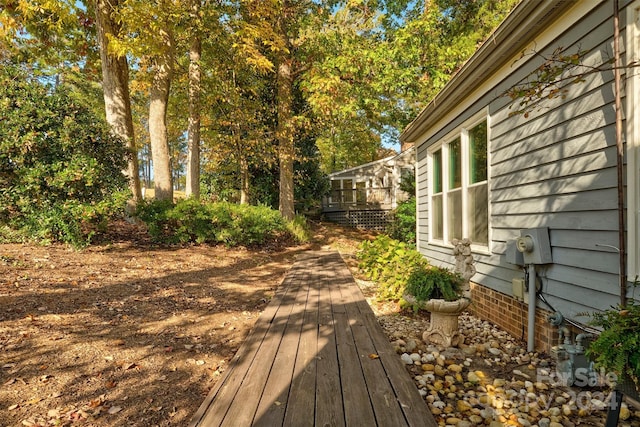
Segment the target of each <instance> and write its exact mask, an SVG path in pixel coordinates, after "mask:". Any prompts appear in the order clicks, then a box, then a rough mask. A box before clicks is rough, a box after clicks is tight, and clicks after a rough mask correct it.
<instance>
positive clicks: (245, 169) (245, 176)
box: [240, 156, 250, 205]
mask: <svg viewBox="0 0 640 427" xmlns="http://www.w3.org/2000/svg"><path fill="white" fill-rule="evenodd" d="M249 181H250V178H249V162H248V161H247V159H246V157H244V156H242V157H240V204H241V205H248V204H249V201H250V200H249Z"/></svg>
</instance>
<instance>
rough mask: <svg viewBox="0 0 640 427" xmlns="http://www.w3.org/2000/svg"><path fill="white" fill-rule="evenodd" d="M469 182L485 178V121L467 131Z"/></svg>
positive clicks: (473, 182) (484, 179) (472, 182)
mask: <svg viewBox="0 0 640 427" xmlns="http://www.w3.org/2000/svg"><path fill="white" fill-rule="evenodd" d="M469 169H470V170H469V183H470V184H475V183H476V182H482V181H486V180H487V122H486V121H485V122H482V123H480V124H479V125H478V126H476V127H474V128H473V129H471V130H470V131H469Z"/></svg>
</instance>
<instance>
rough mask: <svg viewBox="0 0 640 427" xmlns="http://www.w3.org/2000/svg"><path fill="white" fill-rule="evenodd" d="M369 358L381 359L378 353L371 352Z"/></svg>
mask: <svg viewBox="0 0 640 427" xmlns="http://www.w3.org/2000/svg"><path fill="white" fill-rule="evenodd" d="M369 359H380V356H378V355H377V354H375V353H371V354H370V355H369Z"/></svg>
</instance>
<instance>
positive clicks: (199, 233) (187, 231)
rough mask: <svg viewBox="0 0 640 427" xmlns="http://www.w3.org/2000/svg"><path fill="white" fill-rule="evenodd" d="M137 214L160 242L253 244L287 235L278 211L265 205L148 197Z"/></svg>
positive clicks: (151, 234)
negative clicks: (172, 201) (169, 200)
mask: <svg viewBox="0 0 640 427" xmlns="http://www.w3.org/2000/svg"><path fill="white" fill-rule="evenodd" d="M137 215H138V217H139V218H140V219H141V220H142V221H144V222H145V223H146V224H147V228H148V230H149V235H150V236H151V238H152V239H153V240H154V241H156V242H159V243H188V242H194V243H212V244H216V243H223V244H225V245H228V246H254V245H261V244H264V243H267V242H268V241H272V240H275V239H277V238H279V237H283V236H285V235H288V232H287V227H286V223H285V220H284V219H283V218H282V215H280V212H278V211H276V210H273V209H271V208H269V207H266V206H249V205H236V204H233V203H226V202H218V203H206V202H201V201H198V200H195V199H186V200H181V201H179V202H178V203H177V204H173V203H171V202H166V201H151V202H146V203H143V204H141V205H140V206H139V207H138V211H137Z"/></svg>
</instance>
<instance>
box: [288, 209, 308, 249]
mask: <svg viewBox="0 0 640 427" xmlns="http://www.w3.org/2000/svg"><path fill="white" fill-rule="evenodd" d="M287 230H288V231H289V234H291V236H292V237H293V238H294V239H295V240H296V242H298V243H307V242H308V241H309V240H311V230H310V229H309V224H307V218H305V216H304V215H296V216H295V218H293V220H292V221H289V222H287Z"/></svg>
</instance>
